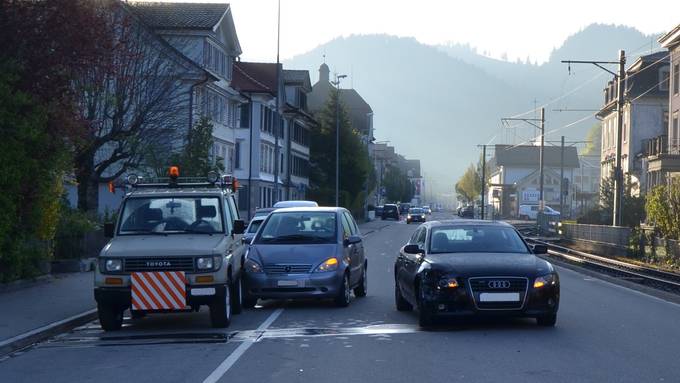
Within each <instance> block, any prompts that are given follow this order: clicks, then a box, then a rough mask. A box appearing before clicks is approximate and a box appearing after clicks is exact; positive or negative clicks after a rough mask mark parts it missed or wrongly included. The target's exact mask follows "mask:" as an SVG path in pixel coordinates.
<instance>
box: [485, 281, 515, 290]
mask: <svg viewBox="0 0 680 383" xmlns="http://www.w3.org/2000/svg"><path fill="white" fill-rule="evenodd" d="M488 286H489V288H490V289H509V288H510V281H489V283H488Z"/></svg>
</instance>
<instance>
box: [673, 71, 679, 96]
mask: <svg viewBox="0 0 680 383" xmlns="http://www.w3.org/2000/svg"><path fill="white" fill-rule="evenodd" d="M672 81H673V94H678V92H679V91H680V64H675V65H673V78H672Z"/></svg>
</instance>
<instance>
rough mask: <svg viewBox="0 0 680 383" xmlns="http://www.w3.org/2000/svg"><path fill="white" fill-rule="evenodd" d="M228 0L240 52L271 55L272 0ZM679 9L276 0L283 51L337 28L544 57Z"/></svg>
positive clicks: (651, 23)
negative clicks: (574, 38) (584, 34)
mask: <svg viewBox="0 0 680 383" xmlns="http://www.w3.org/2000/svg"><path fill="white" fill-rule="evenodd" d="M181 1H192V0H181ZM193 1H198V2H224V1H215V0H193ZM230 3H231V4H232V9H233V13H234V20H235V22H236V28H237V31H238V35H239V40H240V42H241V46H242V48H243V56H242V58H243V59H244V60H253V61H254V60H260V61H265V60H266V61H273V60H275V59H276V4H277V0H231V1H230ZM673 8H674V9H673ZM679 16H680V1H677V0H646V1H644V2H640V1H621V0H616V1H615V0H569V1H554V0H465V1H459V0H411V1H405V0H389V1H388V0H281V58H282V59H285V58H290V57H292V56H294V55H296V54H301V53H305V52H307V51H309V50H311V49H313V48H314V47H316V46H318V45H320V44H323V43H325V42H327V41H328V40H331V39H332V38H334V37H338V36H348V35H350V34H368V33H387V34H391V35H397V36H411V37H415V38H416V39H417V40H418V41H420V42H422V43H426V44H443V43H447V42H459V43H470V45H472V46H476V47H478V51H479V52H480V53H481V52H483V51H489V52H491V53H492V54H493V56H495V57H500V56H501V54H502V53H504V52H506V53H507V54H508V58H509V59H510V60H514V59H515V58H517V57H519V58H521V59H522V60H524V59H525V58H526V57H527V56H531V58H532V61H534V60H538V61H539V62H542V61H544V60H546V59H547V58H548V55H549V54H550V51H551V50H552V49H553V48H554V47H556V46H559V45H560V44H561V43H562V42H563V41H564V39H565V38H567V37H568V36H569V35H571V34H573V33H576V32H577V31H578V30H579V29H581V28H583V27H585V26H587V25H588V24H591V23H594V22H599V23H607V24H623V25H629V26H633V27H636V28H638V29H639V30H641V31H642V32H644V33H647V34H651V33H659V32H665V31H668V30H669V29H671V28H672V27H674V26H675V25H677V24H678V23H680V17H679ZM329 61H332V58H330V57H329Z"/></svg>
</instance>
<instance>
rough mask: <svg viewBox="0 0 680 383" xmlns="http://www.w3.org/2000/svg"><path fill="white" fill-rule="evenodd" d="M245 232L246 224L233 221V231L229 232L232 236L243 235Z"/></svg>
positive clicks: (240, 221)
mask: <svg viewBox="0 0 680 383" xmlns="http://www.w3.org/2000/svg"><path fill="white" fill-rule="evenodd" d="M245 232H246V223H245V222H244V221H243V220H242V219H237V220H234V229H233V230H232V231H231V233H232V234H234V235H239V234H243V233H245Z"/></svg>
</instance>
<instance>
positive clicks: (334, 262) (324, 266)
mask: <svg viewBox="0 0 680 383" xmlns="http://www.w3.org/2000/svg"><path fill="white" fill-rule="evenodd" d="M339 265H340V262H339V261H338V259H337V258H335V257H331V258H328V259H327V260H325V261H323V263H321V264H320V265H319V266H318V267H317V268H316V270H314V272H321V273H323V272H326V271H335V270H337V269H338V266H339Z"/></svg>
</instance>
